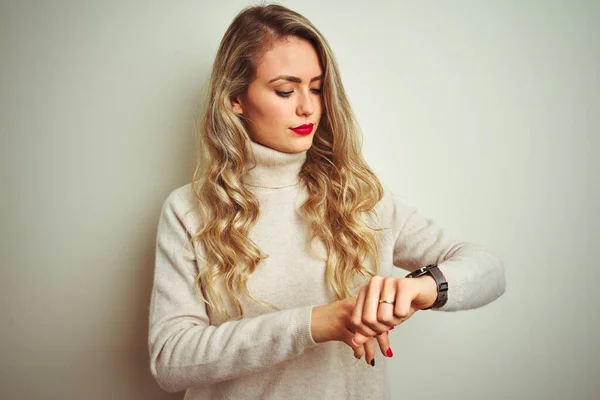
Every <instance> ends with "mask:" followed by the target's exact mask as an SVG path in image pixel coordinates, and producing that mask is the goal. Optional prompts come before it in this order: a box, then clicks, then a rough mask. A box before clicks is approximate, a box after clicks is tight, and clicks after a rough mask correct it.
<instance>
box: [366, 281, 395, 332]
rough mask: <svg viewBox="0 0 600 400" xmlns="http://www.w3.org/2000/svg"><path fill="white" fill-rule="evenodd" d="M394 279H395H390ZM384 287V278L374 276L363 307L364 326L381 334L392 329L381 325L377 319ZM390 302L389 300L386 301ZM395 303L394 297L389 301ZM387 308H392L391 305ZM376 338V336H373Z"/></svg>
mask: <svg viewBox="0 0 600 400" xmlns="http://www.w3.org/2000/svg"><path fill="white" fill-rule="evenodd" d="M389 279H393V278H389ZM383 286H384V278H383V277H381V276H374V277H372V278H371V281H370V282H369V285H368V290H367V295H366V297H365V304H364V305H363V318H362V319H363V324H365V325H366V326H368V327H369V328H371V330H372V331H374V332H375V333H381V332H385V331H387V330H388V329H389V328H390V327H389V326H387V325H385V324H383V323H381V322H380V321H379V320H378V319H377V309H378V308H379V304H384V303H379V300H380V299H381V298H382V297H381V291H382V289H383ZM384 300H388V299H384ZM389 300H391V301H393V297H392V298H391V299H389ZM386 306H387V307H391V306H392V305H391V304H386ZM373 336H374V335H373Z"/></svg>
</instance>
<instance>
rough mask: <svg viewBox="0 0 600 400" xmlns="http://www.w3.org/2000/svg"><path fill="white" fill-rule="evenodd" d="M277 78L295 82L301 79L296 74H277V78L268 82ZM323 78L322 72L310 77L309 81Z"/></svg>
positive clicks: (275, 79)
mask: <svg viewBox="0 0 600 400" xmlns="http://www.w3.org/2000/svg"><path fill="white" fill-rule="evenodd" d="M279 79H283V80H286V81H290V82H296V83H302V79H300V78H298V77H296V76H290V75H279V76H278V77H277V78H273V79H271V80H270V81H269V83H272V82H275V81H277V80H279ZM321 79H323V74H321V75H319V76H315V77H314V78H312V79H311V80H310V81H311V82H314V81H319V80H321Z"/></svg>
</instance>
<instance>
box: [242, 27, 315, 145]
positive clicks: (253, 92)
mask: <svg viewBox="0 0 600 400" xmlns="http://www.w3.org/2000/svg"><path fill="white" fill-rule="evenodd" d="M322 74H323V70H322V68H321V65H320V62H319V56H318V55H317V52H316V51H315V49H314V48H313V47H312V45H311V44H310V43H309V42H308V41H306V40H303V39H299V38H296V37H292V38H289V39H286V40H280V41H277V42H276V43H275V45H274V46H273V48H271V49H270V50H269V51H267V52H266V53H265V54H264V55H263V57H262V59H261V60H260V61H259V63H258V65H257V70H256V77H255V79H254V80H253V81H252V82H251V83H250V85H249V86H248V90H247V92H246V94H245V95H243V96H239V97H238V98H237V99H235V100H234V101H233V111H234V112H235V113H237V114H242V115H243V116H244V119H246V121H247V127H248V130H249V133H250V137H251V138H252V140H253V141H255V142H258V143H260V144H262V145H264V146H267V147H270V148H272V149H275V150H278V151H281V152H285V153H298V152H302V151H305V150H308V149H309V148H310V146H311V145H312V141H313V137H314V133H315V131H316V130H317V127H318V125H319V121H320V120H321V114H322V112H323V98H322V95H321V84H322ZM310 124H312V125H313V126H312V129H310V127H309V128H305V129H304V130H303V129H299V130H296V131H294V130H293V129H294V128H297V127H300V126H302V125H310Z"/></svg>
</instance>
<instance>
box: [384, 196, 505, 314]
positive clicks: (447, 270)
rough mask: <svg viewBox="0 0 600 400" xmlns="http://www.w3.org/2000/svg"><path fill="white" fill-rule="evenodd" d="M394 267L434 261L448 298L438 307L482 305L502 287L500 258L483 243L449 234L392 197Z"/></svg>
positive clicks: (408, 267) (411, 268) (413, 267)
mask: <svg viewBox="0 0 600 400" xmlns="http://www.w3.org/2000/svg"><path fill="white" fill-rule="evenodd" d="M393 220H394V230H393V231H394V232H395V239H394V255H393V264H394V266H396V267H399V268H402V269H405V270H407V271H409V272H412V271H414V270H416V269H418V268H420V267H423V266H425V265H428V264H438V267H439V269H440V271H441V272H442V273H443V275H444V276H445V278H446V280H447V282H448V301H447V302H446V304H445V305H444V306H442V307H441V308H439V309H438V310H440V311H458V310H468V309H473V308H478V307H482V306H484V305H486V304H489V303H491V302H492V301H494V300H495V299H497V298H498V297H500V296H501V295H502V294H503V293H504V291H505V287H506V282H505V277H504V266H503V263H502V260H501V259H500V258H499V257H498V256H496V255H495V254H494V253H492V252H491V251H490V250H489V249H487V248H486V247H484V246H481V245H476V244H472V243H468V242H465V241H459V240H456V239H453V238H451V237H450V236H449V235H448V233H447V232H446V231H445V230H444V229H442V228H441V227H439V226H438V225H437V224H436V223H435V222H434V221H433V220H432V219H430V218H427V217H424V216H422V215H420V214H419V213H418V212H417V210H416V208H414V207H410V206H408V205H406V204H404V203H403V202H402V201H400V200H399V199H397V198H394V210H393Z"/></svg>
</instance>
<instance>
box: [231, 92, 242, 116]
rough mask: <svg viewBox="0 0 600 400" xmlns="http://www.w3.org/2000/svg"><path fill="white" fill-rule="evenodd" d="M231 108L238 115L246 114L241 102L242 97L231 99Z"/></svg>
mask: <svg viewBox="0 0 600 400" xmlns="http://www.w3.org/2000/svg"><path fill="white" fill-rule="evenodd" d="M231 108H232V109H233V112H234V113H236V114H238V115H243V114H244V109H243V108H242V102H241V101H240V97H239V96H238V97H235V98H232V99H231Z"/></svg>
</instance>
